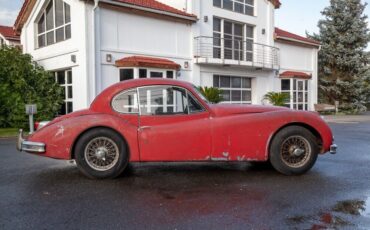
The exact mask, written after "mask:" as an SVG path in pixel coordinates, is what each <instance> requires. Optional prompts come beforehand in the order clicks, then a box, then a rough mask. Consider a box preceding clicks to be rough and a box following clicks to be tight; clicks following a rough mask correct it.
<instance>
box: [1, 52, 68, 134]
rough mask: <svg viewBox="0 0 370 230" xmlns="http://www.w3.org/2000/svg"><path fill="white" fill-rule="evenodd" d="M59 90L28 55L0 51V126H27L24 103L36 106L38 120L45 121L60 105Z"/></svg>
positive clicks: (52, 79) (61, 98)
mask: <svg viewBox="0 0 370 230" xmlns="http://www.w3.org/2000/svg"><path fill="white" fill-rule="evenodd" d="M62 94H63V92H62V88H61V87H60V86H59V85H58V84H57V83H56V82H55V79H54V78H53V77H52V76H51V74H50V73H49V72H47V71H45V70H44V69H43V68H42V67H41V66H39V65H38V64H37V63H36V62H33V61H32V57H31V56H30V55H28V54H22V52H21V50H19V49H18V48H13V47H8V46H3V47H1V48H0V127H20V128H21V127H27V121H28V117H27V116H26V114H25V105H26V104H31V103H32V104H37V108H38V114H36V116H35V118H36V119H38V120H49V119H51V118H53V117H54V116H55V115H56V113H57V111H59V109H60V107H61V104H62V102H63V95H62Z"/></svg>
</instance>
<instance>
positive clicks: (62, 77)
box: [53, 69, 73, 115]
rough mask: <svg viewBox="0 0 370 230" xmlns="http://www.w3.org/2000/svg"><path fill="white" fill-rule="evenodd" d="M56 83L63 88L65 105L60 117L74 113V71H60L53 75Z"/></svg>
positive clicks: (62, 107) (61, 109)
mask: <svg viewBox="0 0 370 230" xmlns="http://www.w3.org/2000/svg"><path fill="white" fill-rule="evenodd" d="M53 76H54V77H55V81H56V82H57V83H58V84H59V85H60V87H62V94H63V98H64V103H63V105H62V106H61V108H60V110H59V113H58V115H65V114H68V113H71V112H73V84H72V70H70V69H67V70H60V71H56V72H54V73H53Z"/></svg>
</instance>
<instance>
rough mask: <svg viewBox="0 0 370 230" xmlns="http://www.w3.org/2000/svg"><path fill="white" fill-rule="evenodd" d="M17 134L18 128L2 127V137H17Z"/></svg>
mask: <svg viewBox="0 0 370 230" xmlns="http://www.w3.org/2000/svg"><path fill="white" fill-rule="evenodd" d="M17 134H18V129H17V128H0V137H15V136H17Z"/></svg>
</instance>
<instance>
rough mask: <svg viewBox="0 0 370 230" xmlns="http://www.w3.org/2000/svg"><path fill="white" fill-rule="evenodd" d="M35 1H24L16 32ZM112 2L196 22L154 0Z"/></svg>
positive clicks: (194, 16) (191, 15) (182, 12)
mask: <svg viewBox="0 0 370 230" xmlns="http://www.w3.org/2000/svg"><path fill="white" fill-rule="evenodd" d="M35 2H36V0H24V2H23V5H22V8H21V10H20V11H19V14H18V16H17V19H16V21H15V23H14V28H15V30H16V31H17V32H20V31H21V29H22V27H23V24H24V22H25V21H26V20H27V18H28V16H29V14H30V12H31V10H32V8H33V6H34V5H35ZM112 2H116V3H124V4H128V5H133V6H140V7H144V8H148V9H154V10H159V11H163V12H168V13H172V14H175V15H176V14H177V15H179V16H185V17H190V18H193V19H192V20H196V19H197V16H196V15H194V14H188V13H186V12H184V11H181V10H178V9H176V8H173V7H171V6H168V5H166V4H163V3H160V2H158V1H156V0H112Z"/></svg>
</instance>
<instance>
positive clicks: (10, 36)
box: [0, 25, 21, 47]
mask: <svg viewBox="0 0 370 230" xmlns="http://www.w3.org/2000/svg"><path fill="white" fill-rule="evenodd" d="M20 44H21V39H20V37H19V36H18V35H17V34H16V33H15V31H14V30H13V28H12V27H9V26H2V25H0V47H1V46H3V45H7V46H19V45H20Z"/></svg>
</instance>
